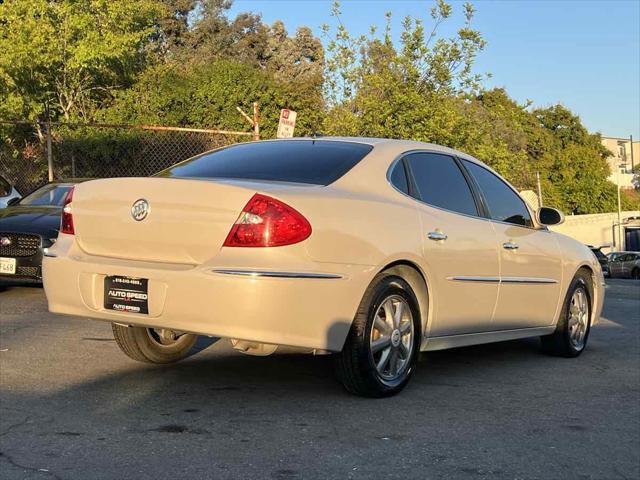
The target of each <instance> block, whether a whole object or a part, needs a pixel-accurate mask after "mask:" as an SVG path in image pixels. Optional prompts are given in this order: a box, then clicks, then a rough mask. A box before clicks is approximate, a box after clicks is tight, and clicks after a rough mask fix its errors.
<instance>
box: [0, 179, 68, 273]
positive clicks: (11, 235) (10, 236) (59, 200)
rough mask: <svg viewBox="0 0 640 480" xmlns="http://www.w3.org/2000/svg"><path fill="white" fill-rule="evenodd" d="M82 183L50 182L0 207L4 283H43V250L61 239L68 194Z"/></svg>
mask: <svg viewBox="0 0 640 480" xmlns="http://www.w3.org/2000/svg"><path fill="white" fill-rule="evenodd" d="M78 182H79V180H74V181H66V182H58V183H50V184H47V185H45V186H44V187H42V188H39V189H38V190H36V191H35V192H33V193H32V194H30V195H27V196H26V197H24V198H23V199H21V200H20V199H13V200H11V201H10V202H9V206H8V207H7V208H3V209H0V285H7V284H15V283H41V281H42V268H41V267H42V255H43V249H45V248H47V247H50V246H51V245H53V244H54V242H55V241H56V239H57V238H58V230H59V228H60V217H61V214H62V205H63V202H64V199H65V196H66V194H67V192H68V191H69V189H70V188H71V187H72V186H73V185H75V184H76V183H78Z"/></svg>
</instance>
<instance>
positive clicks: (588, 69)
mask: <svg viewBox="0 0 640 480" xmlns="http://www.w3.org/2000/svg"><path fill="white" fill-rule="evenodd" d="M331 3H332V2H331V0H235V1H234V5H233V7H232V10H231V15H235V14H236V13H238V12H245V11H252V12H256V13H261V14H262V16H263V19H264V21H265V22H267V23H272V22H273V21H275V20H282V21H283V22H284V24H285V26H286V27H287V29H288V31H289V33H290V34H292V33H294V32H295V30H296V28H297V27H298V26H303V25H306V26H309V27H311V28H312V29H313V31H314V32H315V33H316V35H318V36H320V35H321V31H320V26H321V25H322V24H324V23H328V24H330V25H333V24H334V22H333V19H332V18H331V17H330V15H329V14H330V11H331ZM450 3H451V4H452V5H453V7H454V17H453V18H451V19H450V20H449V21H448V22H447V26H446V27H445V28H443V29H442V30H441V32H442V34H443V35H448V34H451V33H454V32H455V30H456V29H457V28H459V27H460V26H461V25H462V20H463V17H462V5H463V4H462V2H459V1H450ZM472 3H473V4H474V6H475V8H476V10H477V13H476V17H475V19H474V27H475V28H477V29H478V30H480V31H481V32H482V34H483V35H484V37H485V39H486V40H487V41H488V45H487V47H486V49H485V51H484V52H482V53H481V54H480V56H479V57H478V60H477V62H476V71H477V72H479V73H483V72H489V73H491V74H492V78H490V79H489V80H487V81H486V83H485V85H486V86H487V87H494V86H495V87H505V88H506V90H507V91H508V92H509V94H510V95H511V96H512V97H513V98H515V99H516V100H518V101H520V102H525V101H527V100H531V101H532V102H533V105H534V106H541V107H544V106H548V105H551V104H555V103H561V104H563V105H565V106H567V107H568V108H570V109H571V110H572V111H573V112H574V113H576V114H578V115H579V116H580V118H581V119H582V120H583V122H584V123H585V125H586V126H587V128H589V130H591V131H594V132H595V131H598V132H600V133H602V134H603V135H605V136H616V137H629V135H633V137H634V140H635V139H638V140H640V0H609V1H607V0H476V1H475V2H472ZM433 4H434V2H433V1H430V0H386V1H385V0H343V1H342V8H341V9H342V20H343V23H344V24H345V26H347V28H348V29H349V31H350V32H351V33H352V34H360V33H367V32H368V31H369V27H370V26H371V25H378V26H379V27H383V26H384V24H385V17H384V14H385V12H387V11H392V12H393V14H394V21H393V26H394V33H395V34H396V38H397V35H398V34H399V32H400V23H401V20H402V19H403V18H404V17H405V16H406V15H411V16H414V17H417V18H422V19H423V20H424V21H425V23H426V24H427V25H430V23H429V22H430V21H431V18H430V16H429V10H430V8H431V7H432V6H433Z"/></svg>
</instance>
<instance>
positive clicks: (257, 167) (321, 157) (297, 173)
mask: <svg viewBox="0 0 640 480" xmlns="http://www.w3.org/2000/svg"><path fill="white" fill-rule="evenodd" d="M372 149H373V147H372V146H371V145H365V144H362V143H351V142H334V141H327V140H324V141H323V140H289V141H287V140H284V141H275V142H257V143H244V144H238V145H233V146H231V147H227V148H223V149H221V150H216V151H214V152H210V153H205V154H204V155H200V156H198V157H194V158H191V159H189V160H186V161H184V162H182V163H179V164H177V165H174V166H173V167H170V168H168V169H166V170H164V171H162V172H160V173H159V174H158V176H162V177H189V178H236V179H243V180H268V181H278V182H295V183H308V184H313V185H329V184H330V183H333V182H335V181H336V180H338V179H339V178H340V177H342V176H343V175H344V174H345V173H347V172H348V171H349V170H351V169H352V168H353V167H354V166H355V165H356V164H357V163H358V162H359V161H360V160H362V158H363V157H364V156H365V155H367V154H368V153H369V152H370V151H371V150H372Z"/></svg>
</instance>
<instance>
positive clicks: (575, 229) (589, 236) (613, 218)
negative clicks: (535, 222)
mask: <svg viewBox="0 0 640 480" xmlns="http://www.w3.org/2000/svg"><path fill="white" fill-rule="evenodd" d="M629 217H640V211H637V210H636V211H631V212H622V221H623V222H624V221H625V219H627V218H629ZM617 222H618V214H617V213H594V214H589V215H568V216H567V217H566V219H565V222H564V223H563V224H562V225H557V226H553V227H550V228H551V230H554V231H556V232H559V233H563V234H565V235H568V236H570V237H572V238H575V239H576V240H578V241H580V242H582V243H585V244H587V245H595V246H601V245H611V249H608V250H607V249H605V250H604V251H605V253H606V252H609V251H616V250H623V246H622V245H616V241H615V240H616V239H615V237H616V236H617V235H618V233H617V228H615V227H614V225H615V224H616V223H617ZM636 225H637V226H640V222H639V221H631V222H630V223H629V224H628V225H627V226H636ZM622 230H623V233H622V235H623V237H624V225H623V228H622ZM614 235H615V236H614Z"/></svg>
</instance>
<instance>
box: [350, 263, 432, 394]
mask: <svg viewBox="0 0 640 480" xmlns="http://www.w3.org/2000/svg"><path fill="white" fill-rule="evenodd" d="M392 295H398V296H400V297H402V298H403V299H404V300H405V301H406V302H407V304H408V305H409V308H410V309H411V316H412V318H413V332H414V333H413V343H414V345H413V351H412V352H411V358H410V359H409V366H408V368H407V369H406V370H405V371H404V373H403V374H402V376H400V377H399V378H397V379H394V380H391V381H390V380H385V379H382V378H381V377H380V376H379V374H378V370H377V368H376V364H375V362H374V361H373V353H372V352H371V348H370V342H369V339H370V338H371V330H372V329H373V323H374V320H375V315H376V313H377V312H378V309H379V308H380V306H381V305H382V303H383V301H384V300H385V299H386V298H388V297H390V296H392ZM421 338H422V322H421V319H420V309H419V307H418V300H417V298H416V296H415V294H414V292H413V290H412V289H411V287H410V286H409V284H408V283H407V282H406V281H405V280H403V279H402V278H400V277H397V276H388V277H386V278H384V279H383V280H382V281H380V283H378V284H377V285H376V286H375V288H374V290H373V295H372V296H371V301H370V303H369V308H368V310H367V323H366V327H365V328H364V338H362V339H360V340H361V342H362V343H361V345H362V347H363V348H364V349H365V350H366V352H365V353H366V360H367V365H368V367H369V368H368V371H369V377H370V380H371V381H372V382H374V383H375V384H376V387H377V389H379V390H380V391H381V392H385V393H387V394H393V393H397V392H399V391H400V390H402V388H404V386H405V385H406V384H407V382H408V381H409V379H410V378H411V375H412V374H413V372H414V371H415V367H416V363H417V361H416V360H417V357H418V355H419V352H420V340H421Z"/></svg>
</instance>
